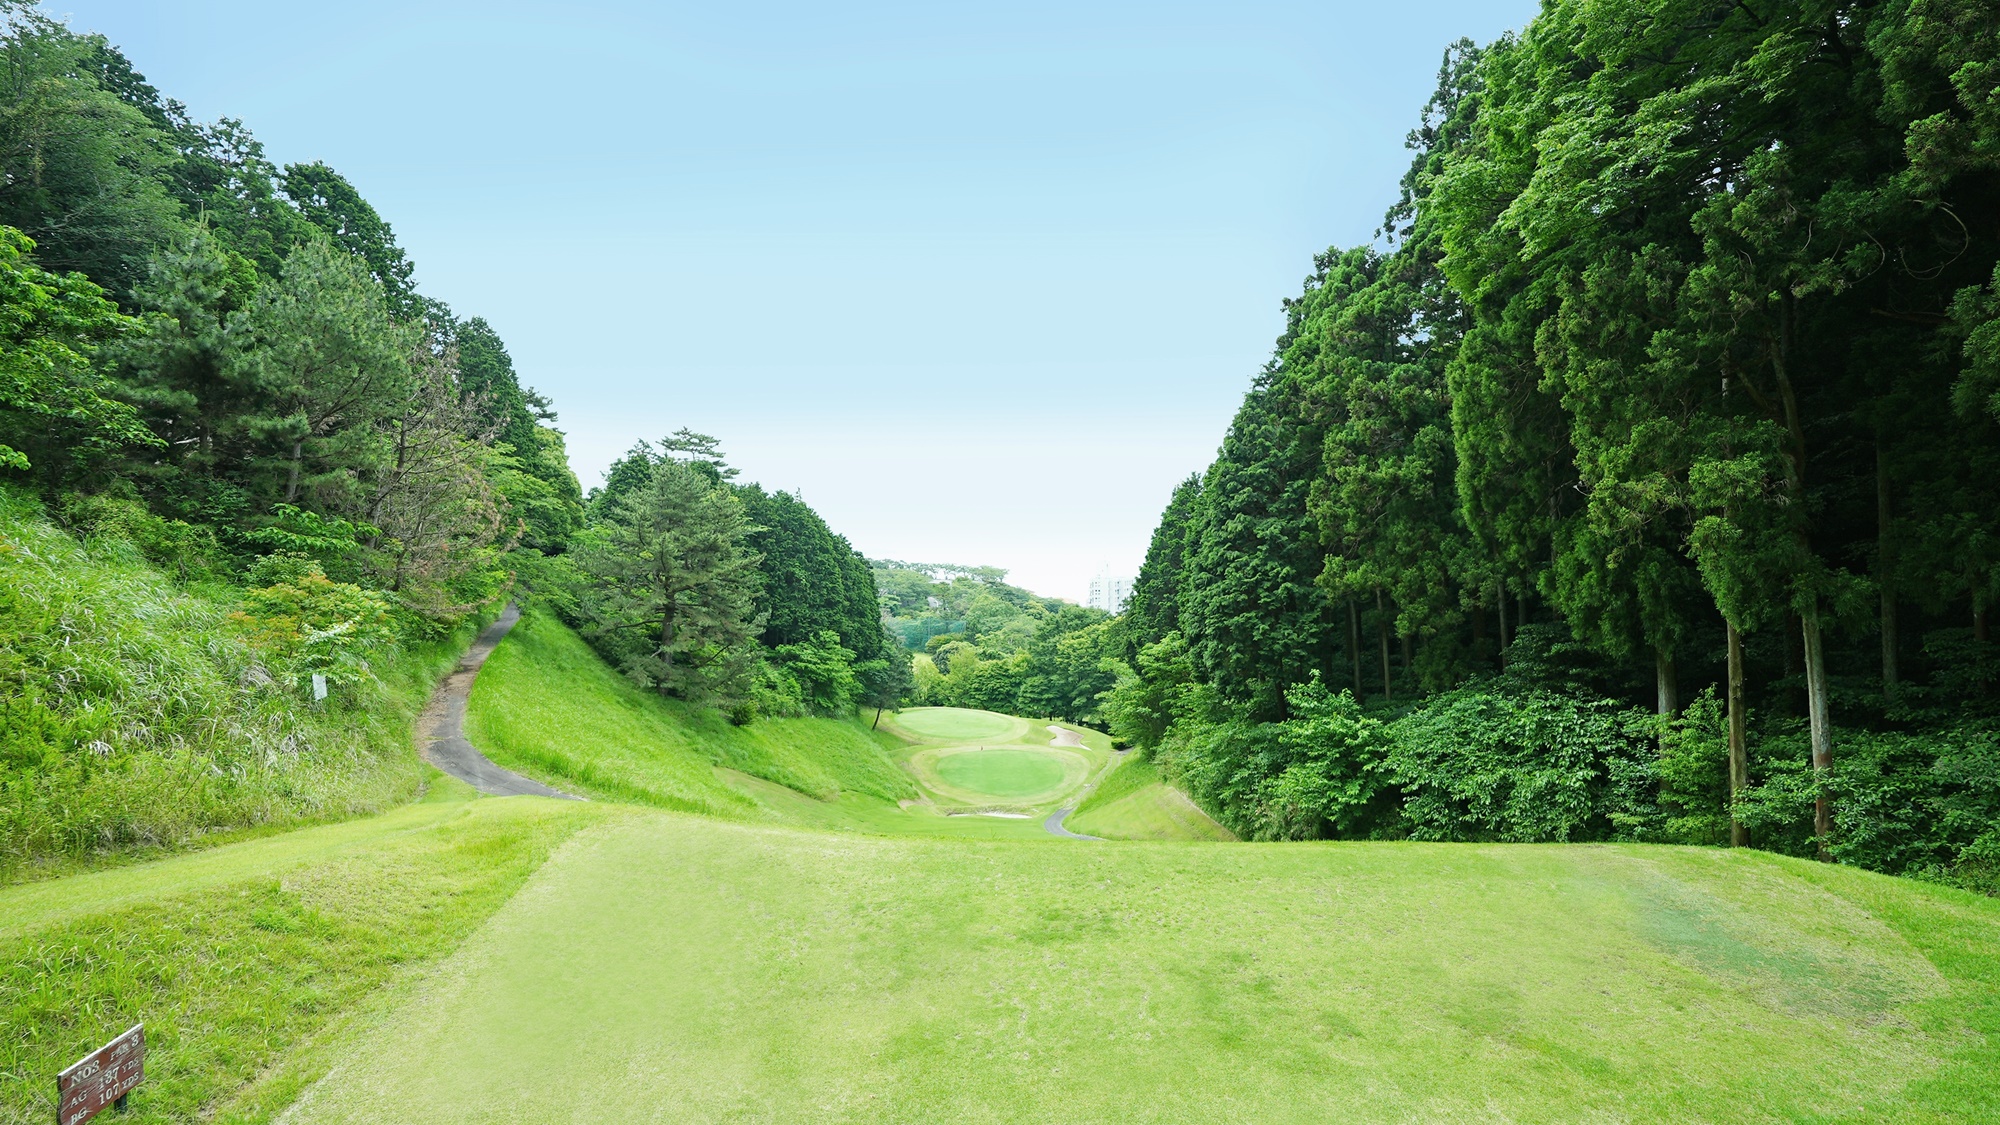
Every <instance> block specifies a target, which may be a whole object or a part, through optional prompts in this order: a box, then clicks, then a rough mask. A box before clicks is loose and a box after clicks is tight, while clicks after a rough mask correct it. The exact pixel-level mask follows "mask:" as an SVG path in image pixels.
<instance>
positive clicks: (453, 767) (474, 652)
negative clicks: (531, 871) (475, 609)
mask: <svg viewBox="0 0 2000 1125" xmlns="http://www.w3.org/2000/svg"><path fill="white" fill-rule="evenodd" d="M520 619H521V609H520V607H519V606H516V605H511V604H510V605H508V607H507V608H506V609H505V610H503V611H501V613H500V617H499V619H498V620H496V621H494V622H493V624H491V625H488V626H487V627H486V630H485V631H484V632H482V633H480V634H479V637H478V639H477V640H475V641H473V642H472V647H471V648H469V649H467V650H465V656H464V657H463V658H461V659H460V660H459V662H458V667H457V668H456V669H454V670H453V671H452V673H451V675H449V676H446V677H445V678H444V682H443V683H441V684H439V685H438V688H437V691H436V692H434V693H432V695H431V701H430V703H429V704H428V705H427V706H426V707H425V708H424V714H423V718H422V719H420V720H419V722H420V723H421V725H422V729H423V732H424V736H425V737H426V738H427V739H428V741H427V742H426V743H425V744H424V750H423V755H424V761H426V762H429V763H430V764H431V765H434V766H436V767H437V768H439V769H441V770H443V771H444V772H446V773H448V774H450V775H451V776H453V777H455V778H457V779H459V780H460V781H463V782H465V783H466V784H467V785H470V786H472V787H473V788H474V789H477V790H479V791H480V792H481V793H487V794H491V795H492V796H495V797H560V798H562V799H563V800H566V801H581V800H583V798H581V797H578V796H576V795H574V794H571V793H565V792H563V791H562V790H560V789H551V788H549V787H548V786H546V785H543V784H542V783H541V782H539V781H536V780H535V779H533V778H529V777H522V776H521V775H520V774H518V773H515V772H514V771H513V770H507V769H501V768H500V767H499V766H496V765H494V764H493V763H492V762H491V761H488V760H487V757H486V755H484V754H481V753H480V752H479V751H477V750H474V749H473V748H472V743H470V742H467V741H466V740H465V703H466V700H467V699H469V698H471V696H472V681H473V680H474V679H475V678H477V677H478V675H479V668H480V666H481V665H483V664H485V663H486V658H487V657H489V656H491V655H493V650H494V648H496V647H498V645H499V644H500V639H501V638H502V637H505V636H506V635H507V631H508V630H510V629H512V628H513V627H514V623H515V622H516V621H519V620H520Z"/></svg>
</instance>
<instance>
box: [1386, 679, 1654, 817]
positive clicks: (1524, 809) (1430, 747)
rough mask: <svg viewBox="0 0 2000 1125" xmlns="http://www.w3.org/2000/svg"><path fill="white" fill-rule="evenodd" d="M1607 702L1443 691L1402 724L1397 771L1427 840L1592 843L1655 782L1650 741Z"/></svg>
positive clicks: (1406, 803)
mask: <svg viewBox="0 0 2000 1125" xmlns="http://www.w3.org/2000/svg"><path fill="white" fill-rule="evenodd" d="M1634 720H1635V715H1634V713H1633V712H1630V711H1628V710H1627V709H1625V708H1622V707H1620V706H1618V705H1617V704H1616V703H1614V702H1612V701H1610V700H1599V699H1587V698H1585V699H1579V698H1576V697H1573V696H1568V695H1557V694H1555V693H1552V692H1546V691H1538V690H1531V691H1527V692H1521V693H1495V692H1487V691H1482V690H1479V689H1477V688H1465V689H1459V690H1456V691H1451V692H1446V693H1444V694H1442V695H1439V696H1438V697H1436V698H1434V699H1432V700H1430V701H1428V702H1426V704H1425V705H1424V706H1423V708H1421V709H1420V710H1418V711H1415V712H1413V713H1411V714H1410V715H1409V716H1407V717H1405V718H1403V719H1401V720H1399V721H1398V722H1397V723H1396V724H1395V740H1396V743H1395V749H1394V751H1393V752H1392V753H1391V754H1390V756H1389V770H1390V771H1391V773H1392V774H1393V775H1394V777H1395V779H1396V783H1397V785H1398V786H1400V787H1401V789H1402V792H1403V815H1404V817H1405V818H1406V819H1407V821H1408V824H1409V832H1410V835H1411V836H1413V837H1414V838H1416V839H1420V840H1514V841H1530V840H1557V841H1568V840H1592V839H1606V838H1609V837H1611V836H1612V835H1613V834H1614V823H1615V821H1614V816H1615V815H1616V814H1620V813H1625V812H1627V811H1628V810H1631V809H1634V808H1636V807H1637V806H1638V803H1639V802H1640V801H1643V800H1644V799H1645V798H1646V796H1647V793H1646V790H1647V788H1648V786H1649V784H1650V783H1651V782H1652V772H1651V767H1652V764H1653V763H1652V758H1653V747H1652V745H1651V744H1650V740H1649V739H1648V738H1647V737H1646V736H1647V735H1648V734H1650V733H1651V731H1650V730H1649V729H1647V728H1646V727H1645V726H1644V725H1643V720H1641V721H1639V722H1635V721H1634Z"/></svg>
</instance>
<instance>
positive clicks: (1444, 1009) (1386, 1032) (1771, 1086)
mask: <svg viewBox="0 0 2000 1125" xmlns="http://www.w3.org/2000/svg"><path fill="white" fill-rule="evenodd" d="M719 888H727V893H718V889H719ZM1996 1029H2000V903H1995V902H1992V901H1988V900H1982V899H1978V898H1975V897H1973V896H1971V895H1968V894H1964V893H1961V892H1954V891H1950V890H1945V889H1940V888H1935V887H1930V886H1925V885H1921V884H1917V883H1913V882H1907V881H1898V880H1893V879H1889V878H1885V877H1881V876H1875V875H1870V874H1867V873H1864V872H1859V871H1854V870H1851V869H1840V868H1829V867H1824V866H1820V865H1814V864H1810V863H1805V862H1800V861H1793V860H1786V859H1783V858H1779V857H1774V856H1770V855H1764V854H1758V853H1754V852H1749V851H1735V852H1730V851H1719V850H1696V849H1670V848H1660V847H1645V846H1616V847H1614V846H1591V847H1572V846H1534V845H1514V846H1507V845H1424V844H1306V845H1285V844H1271V845H1256V846H1243V847H1229V848H1217V847H1209V846H1202V845H1194V844H1119V843H1107V844H1077V843H1073V842H1072V843H1064V842H1051V843H1048V844H1043V845H1037V846H1023V845H1019V844H1003V843H994V844H978V843H962V842H955V841H943V840H919V839H887V838H877V837H862V836H846V837H833V836H828V835H826V834H821V833H808V832H800V831H796V830H791V829H783V828H774V827H764V826H756V825H743V824H723V823H717V822H715V821H712V820H710V821H704V820H700V819H696V818H689V817H682V816H676V815H672V814H663V813H645V814H635V815H634V816H632V817H630V818H628V819H624V820H621V821H620V822H619V823H618V824H617V825H615V826H610V827H608V828H607V830H606V831H605V832H603V833H601V834H595V835H593V836H592V838H591V839H590V840H589V841H588V843H585V844H580V846H578V847H575V848H571V849H568V850H566V851H564V852H563V853H562V854H561V855H560V856H558V857H556V858H555V859H554V860H553V861H551V863H550V864H548V865H547V866H546V867H545V868H544V869H543V871H542V872H541V874H539V875H538V876H537V878H536V879H535V881H534V882H533V883H532V884H531V885H530V887H529V888H528V889H527V890H526V891H524V893H523V894H521V895H520V896H517V897H516V899H515V900H514V901H513V902H512V903H510V904H509V905H508V907H507V908H506V909H504V910H503V911H501V912H500V914H498V915H497V916H496V917H495V919H494V921H493V923H492V924H491V925H490V926H488V927H486V928H484V929H482V930H481V931H480V932H479V933H478V934H477V935H475V936H474V938H473V939H472V940H471V942H470V943H469V944H468V946H467V947H466V949H465V950H464V951H463V952H462V954H461V955H460V956H459V957H457V958H456V959H455V960H454V961H453V963H452V968H451V970H450V971H447V972H441V973H439V974H436V975H435V976H434V977H432V978H429V980H428V981H427V982H426V984H425V985H424V987H422V988H419V989H415V990H413V991H411V992H410V993H408V994H407V995H406V996H405V997H404V998H402V1000H401V1001H400V1002H399V1004H398V1005H397V1006H396V1007H395V1008H394V1009H393V1010H391V1011H389V1012H388V1013H387V1014H386V1015H385V1017H384V1018H383V1019H381V1020H380V1021H379V1022H373V1023H370V1024H369V1025H368V1026H366V1027H365V1028H364V1027H357V1028H356V1030H355V1033H354V1034H352V1035H350V1036H347V1037H344V1038H343V1039H342V1041H341V1042H340V1043H339V1045H338V1046H337V1047H335V1048H334V1049H333V1050H332V1051H331V1055H332V1061H333V1063H334V1065H336V1066H338V1067H339V1068H340V1070H339V1073H340V1075H341V1078H340V1081H338V1082H329V1083H325V1084H322V1085H321V1086H318V1087H316V1088H314V1089H313V1090H311V1091H309V1092H308V1093H307V1095H306V1096H305V1097H304V1099H303V1100H302V1101H301V1102H300V1104H299V1106H298V1107H297V1108H296V1109H295V1110H294V1115H293V1117H292V1120H295V1121H297V1122H299V1123H300V1125H312V1123H317V1122H347V1121H374V1120H391V1119H393V1120H397V1121H408V1122H429V1121H436V1122H454V1123H456V1122H482V1121H494V1122H497V1121H503V1120H504V1121H508V1122H541V1121H575V1120H607V1121H608V1120H624V1119H627V1118H629V1117H631V1116H632V1115H633V1113H634V1112H635V1110H636V1111H637V1112H640V1113H642V1114H643V1113H645V1112H647V1111H648V1107H672V1110H671V1114H670V1116H672V1117H673V1118H674V1119H676V1120H687V1121H721V1120H758V1121H826V1122H861V1121H867V1122H902V1121H908V1122H934V1121H989V1122H1001V1121H1048V1120H1052V1119H1060V1120H1063V1121H1073V1122H1182V1121H1245V1122H1250V1121H1254V1122H1291V1121H1298V1122H1308V1121H1309V1122H1324V1121H1355V1122H1409V1121H1492V1122H1506V1121H1572V1122H1580V1121H1628V1122H1641V1121H1643V1122H1728V1123H1732V1125H1740V1123H1759V1122H1798V1121H1808V1120H1810V1121H1817V1122H1856V1123H1860V1122H1882V1121H1896V1122H1906V1123H1907V1122H1945V1121H1990V1120H1995V1119H1996V1117H1995V1115H1996V1114H2000V1053H1996V1051H1995V1049H1994V1046H1993V1043H1992V1040H1991V1039H1990V1036H1991V1035H1992V1033H1993V1032H1994V1031H1995V1030H1996ZM441 1060H451V1065H449V1066H442V1065H439V1063H440V1061H441Z"/></svg>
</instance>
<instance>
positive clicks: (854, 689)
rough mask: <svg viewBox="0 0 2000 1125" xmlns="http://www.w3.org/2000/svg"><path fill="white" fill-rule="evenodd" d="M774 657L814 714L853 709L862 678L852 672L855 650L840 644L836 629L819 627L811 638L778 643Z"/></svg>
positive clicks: (843, 712)
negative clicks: (782, 643)
mask: <svg viewBox="0 0 2000 1125" xmlns="http://www.w3.org/2000/svg"><path fill="white" fill-rule="evenodd" d="M777 658H778V661H779V662H780V663H781V664H782V665H783V667H784V670H785V671H786V672H787V673H789V674H790V675H791V677H792V679H793V681H794V682H795V683H797V684H798V691H799V697H800V699H801V700H802V701H803V702H804V704H805V706H806V708H807V710H809V711H811V712H812V713H813V714H816V715H843V714H846V713H848V712H850V711H852V710H853V709H854V700H855V697H856V696H858V695H860V694H861V681H860V679H859V678H858V677H856V676H855V674H854V652H853V650H851V649H848V648H846V647H844V646H842V645H841V643H840V634H839V633H836V632H834V631H833V630H831V629H821V630H820V631H819V632H817V633H815V634H814V635H813V637H812V639H811V640H808V641H801V642H799V643H798V644H789V645H779V646H778V649H777Z"/></svg>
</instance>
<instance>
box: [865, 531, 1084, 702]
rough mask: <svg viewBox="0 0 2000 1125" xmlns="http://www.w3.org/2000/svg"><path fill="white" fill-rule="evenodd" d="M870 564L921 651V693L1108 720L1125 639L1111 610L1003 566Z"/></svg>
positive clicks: (906, 634)
mask: <svg viewBox="0 0 2000 1125" xmlns="http://www.w3.org/2000/svg"><path fill="white" fill-rule="evenodd" d="M873 565H874V569H875V581H876V585H877V586H878V587H879V588H880V589H881V591H882V607H883V612H884V614H885V615H886V618H887V623H888V626H889V628H890V630H891V631H892V632H893V633H894V634H895V635H896V636H897V637H899V638H900V639H901V640H902V642H903V644H904V645H905V646H907V647H909V648H911V649H914V650H916V653H917V655H916V658H915V668H914V677H915V679H914V684H913V689H914V691H913V698H915V699H916V700H917V701H919V702H922V703H925V704H928V705H931V706H938V707H975V708H980V709H983V710H987V711H1001V712H1004V713H1007V714H1010V715H1035V716H1044V717H1048V718H1057V719H1066V720H1068V721H1070V722H1073V723H1092V724H1097V725H1102V724H1103V722H1104V718H1103V714H1102V712H1103V705H1104V700H1105V699H1106V698H1107V693H1108V692H1109V691H1110V690H1111V687H1112V685H1113V684H1114V682H1115V681H1116V677H1117V672H1118V669H1119V668H1120V667H1121V665H1120V664H1119V662H1118V656H1119V654H1120V651H1121V649H1120V646H1121V644H1122V643H1123V639H1122V633H1121V632H1120V627H1119V623H1118V621H1117V620H1116V619H1114V618H1112V617H1111V615H1109V614H1107V613H1104V612H1103V611H1101V610H1095V609H1086V608H1084V607H1082V606H1078V605H1074V604H1071V603H1069V602H1065V601H1063V600H1061V599H1058V598H1043V597H1038V596H1037V595H1035V594H1032V593H1029V592H1028V591H1026V590H1023V589H1021V588H1020V587H1019V586H1012V585H1009V584H1008V583H1007V582H1006V577H1007V572H1006V571H1004V570H1001V569H1000V568H998V567H990V566H972V567H968V566H954V565H946V564H938V563H906V562H896V561H893V560H877V561H876V562H875V563H874V564H873Z"/></svg>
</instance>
